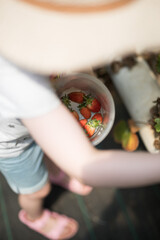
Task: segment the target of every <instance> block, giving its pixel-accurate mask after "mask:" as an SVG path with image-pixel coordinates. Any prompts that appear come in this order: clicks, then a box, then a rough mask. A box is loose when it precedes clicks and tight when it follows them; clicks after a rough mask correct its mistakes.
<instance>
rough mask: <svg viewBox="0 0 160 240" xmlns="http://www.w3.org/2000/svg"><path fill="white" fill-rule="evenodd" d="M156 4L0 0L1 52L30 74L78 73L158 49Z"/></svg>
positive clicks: (143, 0)
mask: <svg viewBox="0 0 160 240" xmlns="http://www.w3.org/2000/svg"><path fill="white" fill-rule="evenodd" d="M159 23H160V0H0V54H1V55H2V56H4V57H6V58H7V59H9V60H11V61H13V62H14V63H16V64H17V65H19V66H21V67H23V68H25V69H28V70H31V71H33V72H37V73H42V74H50V73H53V72H64V71H75V70H76V71H77V70H80V69H84V68H87V67H90V66H92V67H94V66H97V65H100V64H105V63H108V62H111V61H113V60H115V59H116V58H117V57H120V56H124V55H126V54H128V53H132V52H134V53H135V52H136V53H140V52H143V51H146V50H150V49H152V50H154V49H158V48H159V49H160V31H159Z"/></svg>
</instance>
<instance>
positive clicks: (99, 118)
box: [92, 113, 103, 123]
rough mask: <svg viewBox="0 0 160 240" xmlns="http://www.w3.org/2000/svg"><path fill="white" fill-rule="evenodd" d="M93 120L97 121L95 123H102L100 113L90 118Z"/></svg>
mask: <svg viewBox="0 0 160 240" xmlns="http://www.w3.org/2000/svg"><path fill="white" fill-rule="evenodd" d="M93 119H97V121H99V123H102V121H103V118H102V115H101V113H96V114H94V116H93V117H92V120H93Z"/></svg>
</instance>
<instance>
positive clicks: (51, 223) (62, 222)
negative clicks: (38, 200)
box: [19, 210, 78, 240]
mask: <svg viewBox="0 0 160 240" xmlns="http://www.w3.org/2000/svg"><path fill="white" fill-rule="evenodd" d="M19 219H20V221H21V222H23V223H24V224H25V225H27V226H28V227H29V228H31V229H33V230H35V231H36V232H39V233H40V234H42V235H44V236H45V237H47V238H49V239H54V240H55V239H56V240H58V239H61V240H62V239H69V238H71V237H73V236H74V235H75V234H76V232H77V231H78V223H77V222H76V221H75V220H74V219H72V218H68V217H67V216H65V215H61V214H58V213H55V212H50V211H49V210H44V211H43V215H42V216H41V217H40V218H38V219H37V220H35V221H30V220H28V219H27V215H26V212H25V211H24V210H21V211H20V212H19Z"/></svg>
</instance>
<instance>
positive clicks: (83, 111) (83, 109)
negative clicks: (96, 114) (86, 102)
mask: <svg viewBox="0 0 160 240" xmlns="http://www.w3.org/2000/svg"><path fill="white" fill-rule="evenodd" d="M80 113H81V114H82V116H83V117H84V118H87V119H88V118H90V117H91V111H90V110H89V109H88V108H86V107H81V108H80Z"/></svg>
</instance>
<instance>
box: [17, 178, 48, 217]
mask: <svg viewBox="0 0 160 240" xmlns="http://www.w3.org/2000/svg"><path fill="white" fill-rule="evenodd" d="M50 189H51V186H50V183H49V182H47V183H46V184H45V186H44V187H43V188H42V189H41V190H39V191H37V192H35V193H32V194H19V196H18V201H19V205H20V207H21V208H22V209H24V210H25V211H26V213H27V218H28V219H29V220H35V219H37V218H39V217H40V216H41V215H42V213H43V201H44V198H45V197H46V196H47V195H48V194H49V192H50Z"/></svg>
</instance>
